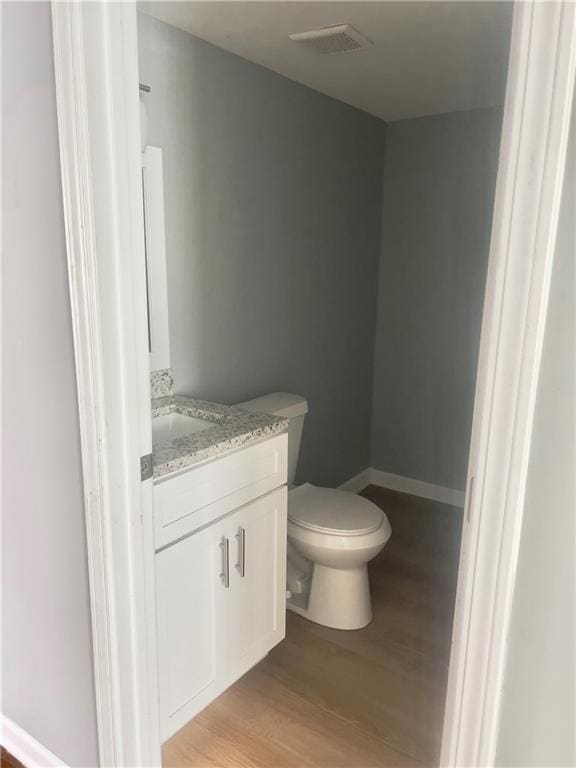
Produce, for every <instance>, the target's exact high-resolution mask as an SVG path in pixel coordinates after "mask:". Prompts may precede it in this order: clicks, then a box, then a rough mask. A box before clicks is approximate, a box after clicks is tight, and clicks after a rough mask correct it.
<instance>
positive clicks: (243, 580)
mask: <svg viewBox="0 0 576 768" xmlns="http://www.w3.org/2000/svg"><path fill="white" fill-rule="evenodd" d="M286 513H287V490H286V486H284V487H282V488H279V489H278V490H276V491H273V492H272V493H269V494H268V495H267V496H264V497H262V498H260V499H258V501H255V502H253V503H251V504H248V505H247V506H245V507H243V508H242V509H240V510H238V512H236V513H234V515H232V516H231V517H230V518H229V521H230V528H229V537H230V555H231V557H230V560H231V568H230V571H231V576H230V581H231V585H230V586H231V589H230V598H231V600H230V604H229V611H230V616H229V621H230V624H229V627H230V631H229V635H228V639H229V643H230V647H229V649H228V663H229V674H230V677H231V682H232V681H233V680H235V679H237V678H238V677H240V676H241V675H243V674H244V672H246V671H247V670H248V669H250V667H252V666H253V665H254V664H256V662H258V661H260V659H262V658H263V657H264V656H265V655H266V654H267V653H268V651H269V650H270V649H271V648H272V647H273V646H275V645H276V643H279V642H280V640H282V639H283V638H284V635H285V626H286Z"/></svg>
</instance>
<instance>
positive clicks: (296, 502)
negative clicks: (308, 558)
mask: <svg viewBox="0 0 576 768" xmlns="http://www.w3.org/2000/svg"><path fill="white" fill-rule="evenodd" d="M288 518H289V520H290V521H291V522H293V523H296V524H297V525H301V526H303V527H304V528H310V529H312V530H314V531H320V532H322V533H333V534H340V535H342V536H352V535H357V534H362V533H371V532H372V531H375V530H377V529H378V528H379V527H380V526H381V525H382V520H383V518H384V513H383V512H382V510H381V509H380V508H379V507H377V506H376V504H373V503H372V502H371V501H368V499H365V498H364V497H363V496H357V495H356V494H355V493H350V492H349V491H337V490H335V489H334V488H317V487H316V486H314V485H310V483H305V484H304V485H300V486H299V487H298V488H294V489H293V490H292V491H290V493H289V494H288Z"/></svg>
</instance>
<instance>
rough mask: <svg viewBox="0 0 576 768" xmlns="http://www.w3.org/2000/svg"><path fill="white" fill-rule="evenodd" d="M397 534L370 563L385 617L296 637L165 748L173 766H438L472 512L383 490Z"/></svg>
mask: <svg viewBox="0 0 576 768" xmlns="http://www.w3.org/2000/svg"><path fill="white" fill-rule="evenodd" d="M363 495H365V496H366V497H367V498H369V499H371V500H372V501H374V502H375V503H377V504H378V505H379V506H380V507H381V508H382V509H384V510H385V511H386V514H387V515H388V518H389V520H390V523H391V525H392V537H391V539H390V541H389V542H388V544H387V545H386V547H385V548H384V550H383V551H382V553H381V554H380V555H379V556H378V557H377V558H375V559H374V560H373V561H372V563H371V564H370V580H371V586H372V600H373V607H374V620H373V621H372V623H371V624H370V625H369V626H368V627H366V628H365V629H362V630H358V631H354V632H343V631H339V630H333V629H328V628H326V627H321V626H319V625H317V624H313V623H312V622H309V621H307V620H306V619H303V618H301V617H299V616H296V615H295V614H293V613H291V612H288V616H287V631H286V639H285V640H284V641H283V642H282V643H280V644H279V645H278V646H277V647H276V648H274V649H273V650H272V651H271V653H270V654H269V655H268V656H267V657H266V658H265V659H264V660H263V661H261V662H260V663H259V664H258V665H257V666H256V667H254V668H253V669H252V670H251V671H250V672H248V674H246V675H245V676H244V677H243V678H242V679H241V680H239V681H238V682H237V683H236V684H235V685H233V686H232V687H231V688H230V689H229V690H228V691H226V693H224V694H223V695H222V696H220V698H218V699H217V700H216V701H214V702H213V703H212V704H211V705H210V706H208V707H207V708H206V709H205V710H204V711H203V712H201V713H200V714H199V715H198V716H197V717H196V718H195V719H194V720H193V721H192V722H191V723H189V724H188V725H187V726H185V727H184V728H183V729H182V730H181V731H179V732H178V733H177V734H176V735H175V736H174V737H172V739H170V741H168V742H167V743H166V744H165V745H164V748H163V765H164V768H183V767H184V766H194V768H204V767H206V768H289V767H290V768H300V767H302V768H308V767H312V766H313V767H314V768H340V767H341V768H376V767H377V766H378V767H381V766H434V765H437V764H438V758H439V748H440V738H441V730H442V717H443V711H444V697H445V688H446V679H447V671H448V659H449V648H450V633H451V627H452V613H453V606H454V597H455V588H456V577H457V569H458V551H459V544H460V528H461V512H460V510H458V509H456V508H455V507H449V506H446V505H442V504H438V503H436V502H432V501H426V500H424V499H419V498H416V497H414V496H409V495H406V494H400V493H395V492H393V491H388V490H385V489H383V488H379V487H376V486H369V487H368V488H367V489H366V490H365V491H364V492H363Z"/></svg>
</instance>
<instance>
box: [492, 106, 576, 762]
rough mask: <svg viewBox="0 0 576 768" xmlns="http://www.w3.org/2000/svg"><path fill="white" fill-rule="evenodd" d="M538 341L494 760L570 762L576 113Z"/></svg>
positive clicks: (575, 641)
mask: <svg viewBox="0 0 576 768" xmlns="http://www.w3.org/2000/svg"><path fill="white" fill-rule="evenodd" d="M569 153H570V156H569V160H568V163H567V166H566V168H567V170H566V181H565V185H564V192H563V199H562V209H561V214H560V224H559V235H558V240H557V244H556V255H555V264H554V269H553V275H552V285H551V293H550V299H549V307H548V316H547V324H546V331H545V337H544V349H543V357H542V363H541V370H540V381H539V387H538V394H537V400H536V413H535V420H534V432H533V437H532V448H531V454H530V464H529V475H528V486H527V494H526V501H525V506H524V519H523V527H522V535H521V540H520V555H519V561H518V571H517V576H516V585H515V591H514V603H513V610H512V623H511V629H510V636H509V643H508V660H507V666H506V671H505V684H504V692H503V704H502V712H501V719H500V734H499V741H498V750H497V765H500V766H526V767H528V766H535V767H536V766H574V765H576V746H575V737H574V723H575V722H576V707H575V701H574V698H575V690H574V681H575V680H576V659H575V655H576V633H575V627H576V588H575V579H574V562H575V554H576V553H575V534H576V530H575V520H574V510H575V509H576V494H575V476H574V475H575V467H576V455H575V447H574V439H575V437H574V425H575V424H576V370H575V369H576V365H575V350H576V333H575V327H576V311H575V306H576V302H575V279H576V275H575V273H574V254H575V253H576V228H575V222H574V211H575V210H576V194H575V186H576V181H575V174H574V169H575V168H576V111H575V112H574V114H573V119H572V136H571V146H570V150H569Z"/></svg>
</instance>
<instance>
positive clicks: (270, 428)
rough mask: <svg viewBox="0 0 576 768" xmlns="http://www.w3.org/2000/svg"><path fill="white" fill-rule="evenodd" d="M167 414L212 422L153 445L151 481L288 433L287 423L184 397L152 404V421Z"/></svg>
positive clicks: (166, 398) (284, 420)
mask: <svg viewBox="0 0 576 768" xmlns="http://www.w3.org/2000/svg"><path fill="white" fill-rule="evenodd" d="M171 413H180V414H183V415H184V416H193V417H195V418H197V419H203V420H205V421H207V422H213V424H214V426H210V427H209V428H208V429H203V430H202V431H201V432H195V433H192V434H190V435H186V436H184V437H178V438H175V439H173V440H169V441H167V442H164V443H158V444H154V445H153V449H152V455H153V459H154V479H157V478H160V477H164V476H165V475H168V474H171V473H172V472H178V471H179V470H182V469H185V468H186V467H191V466H193V465H194V464H198V463H199V462H201V461H205V460H206V459H212V458H214V457H215V456H220V455H221V454H223V453H226V452H227V451H232V450H235V449H237V448H242V447H244V446H246V445H250V444H251V443H255V442H257V441H258V440H263V439H264V438H267V437H272V436H274V435H279V434H281V433H282V432H285V431H286V430H287V429H288V420H287V419H283V418H278V417H277V416H270V415H268V414H264V413H255V412H252V411H245V410H243V409H242V408H237V407H235V406H230V405H217V404H216V403H209V402H207V401H205V400H196V399H194V398H192V397H187V396H185V395H167V396H164V397H156V398H155V399H153V400H152V418H154V417H155V416H167V415H168V414H171Z"/></svg>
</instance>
